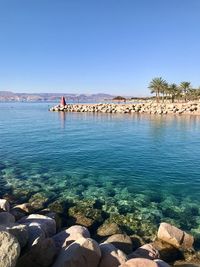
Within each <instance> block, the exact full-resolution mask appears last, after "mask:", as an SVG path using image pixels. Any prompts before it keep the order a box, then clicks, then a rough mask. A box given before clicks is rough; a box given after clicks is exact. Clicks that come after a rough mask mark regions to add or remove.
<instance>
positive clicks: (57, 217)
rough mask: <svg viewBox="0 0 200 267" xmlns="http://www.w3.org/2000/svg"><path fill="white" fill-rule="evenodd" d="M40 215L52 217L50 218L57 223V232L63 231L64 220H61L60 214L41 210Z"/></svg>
mask: <svg viewBox="0 0 200 267" xmlns="http://www.w3.org/2000/svg"><path fill="white" fill-rule="evenodd" d="M38 214H40V215H45V216H47V217H50V218H52V219H54V220H55V222H56V229H57V231H58V230H59V229H61V227H62V218H61V216H60V214H58V213H56V212H54V211H50V210H49V209H44V210H41V211H39V212H38Z"/></svg>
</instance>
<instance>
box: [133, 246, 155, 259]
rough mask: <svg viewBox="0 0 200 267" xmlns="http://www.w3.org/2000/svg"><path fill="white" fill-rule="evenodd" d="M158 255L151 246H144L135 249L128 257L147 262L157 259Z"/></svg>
mask: <svg viewBox="0 0 200 267" xmlns="http://www.w3.org/2000/svg"><path fill="white" fill-rule="evenodd" d="M159 257H160V255H159V252H158V250H157V249H155V248H154V247H153V245H152V244H146V245H143V246H141V247H140V248H138V249H136V250H135V251H134V252H132V253H131V254H129V255H128V258H129V259H132V258H145V259H149V260H154V259H159Z"/></svg>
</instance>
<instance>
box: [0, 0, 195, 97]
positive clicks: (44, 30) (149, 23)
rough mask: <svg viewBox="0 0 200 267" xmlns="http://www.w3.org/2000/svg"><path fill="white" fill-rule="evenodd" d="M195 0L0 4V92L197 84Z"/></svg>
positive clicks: (129, 90)
mask: <svg viewBox="0 0 200 267" xmlns="http://www.w3.org/2000/svg"><path fill="white" fill-rule="evenodd" d="M199 12H200V1H198V0H193V1H189V0H176V1H174V0H168V1H160V0H151V1H149V0H134V1H132V0H126V1H122V0H118V1H115V0H102V1H92V0H85V1H81V0H68V1H65V0H58V1H56V0H43V1H39V0H34V1H33V0H30V1H26V0H21V1H20V2H19V1H1V3H0V31H1V36H0V58H1V64H0V91H12V92H15V93H21V92H23V93H41V92H42V93H56V92H57V91H59V93H74V94H81V93H82V94H96V93H101V92H103V93H106V94H111V95H127V96H132V95H133V96H148V95H150V93H149V90H148V84H149V82H150V81H151V79H152V78H154V77H159V76H161V77H163V78H164V79H166V80H167V81H169V82H170V83H172V82H175V83H180V82H182V81H190V82H191V84H192V86H194V87H198V86H199V85H200V78H199V73H200V64H199V62H200V53H199V47H200V35H199V32H200V31H199V21H198V20H199V19H198V18H199Z"/></svg>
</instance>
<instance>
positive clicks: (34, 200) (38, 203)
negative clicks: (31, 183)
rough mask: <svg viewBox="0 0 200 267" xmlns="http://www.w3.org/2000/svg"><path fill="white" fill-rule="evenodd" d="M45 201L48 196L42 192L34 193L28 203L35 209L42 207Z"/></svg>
mask: <svg viewBox="0 0 200 267" xmlns="http://www.w3.org/2000/svg"><path fill="white" fill-rule="evenodd" d="M47 201H48V198H47V197H46V196H45V195H44V194H43V193H36V194H34V195H33V196H32V197H31V198H30V199H29V203H30V204H31V206H32V207H33V208H34V209H35V210H40V209H43V208H44V207H45V204H46V202H47Z"/></svg>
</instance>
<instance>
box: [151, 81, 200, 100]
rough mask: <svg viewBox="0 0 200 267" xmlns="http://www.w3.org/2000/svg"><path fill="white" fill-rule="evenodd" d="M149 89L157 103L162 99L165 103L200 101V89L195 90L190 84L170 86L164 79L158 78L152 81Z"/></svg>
mask: <svg viewBox="0 0 200 267" xmlns="http://www.w3.org/2000/svg"><path fill="white" fill-rule="evenodd" d="M148 88H149V89H150V90H151V93H152V94H155V96H156V100H157V102H160V99H162V101H163V102H164V101H165V100H169V99H171V102H172V103H173V102H174V101H175V100H177V101H181V100H182V101H185V102H187V101H190V100H198V99H200V88H198V89H195V88H193V87H192V85H191V83H190V82H181V83H180V84H176V83H172V84H169V83H168V82H167V81H166V80H164V79H163V78H162V77H157V78H154V79H152V81H151V82H150V83H149V86H148Z"/></svg>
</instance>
